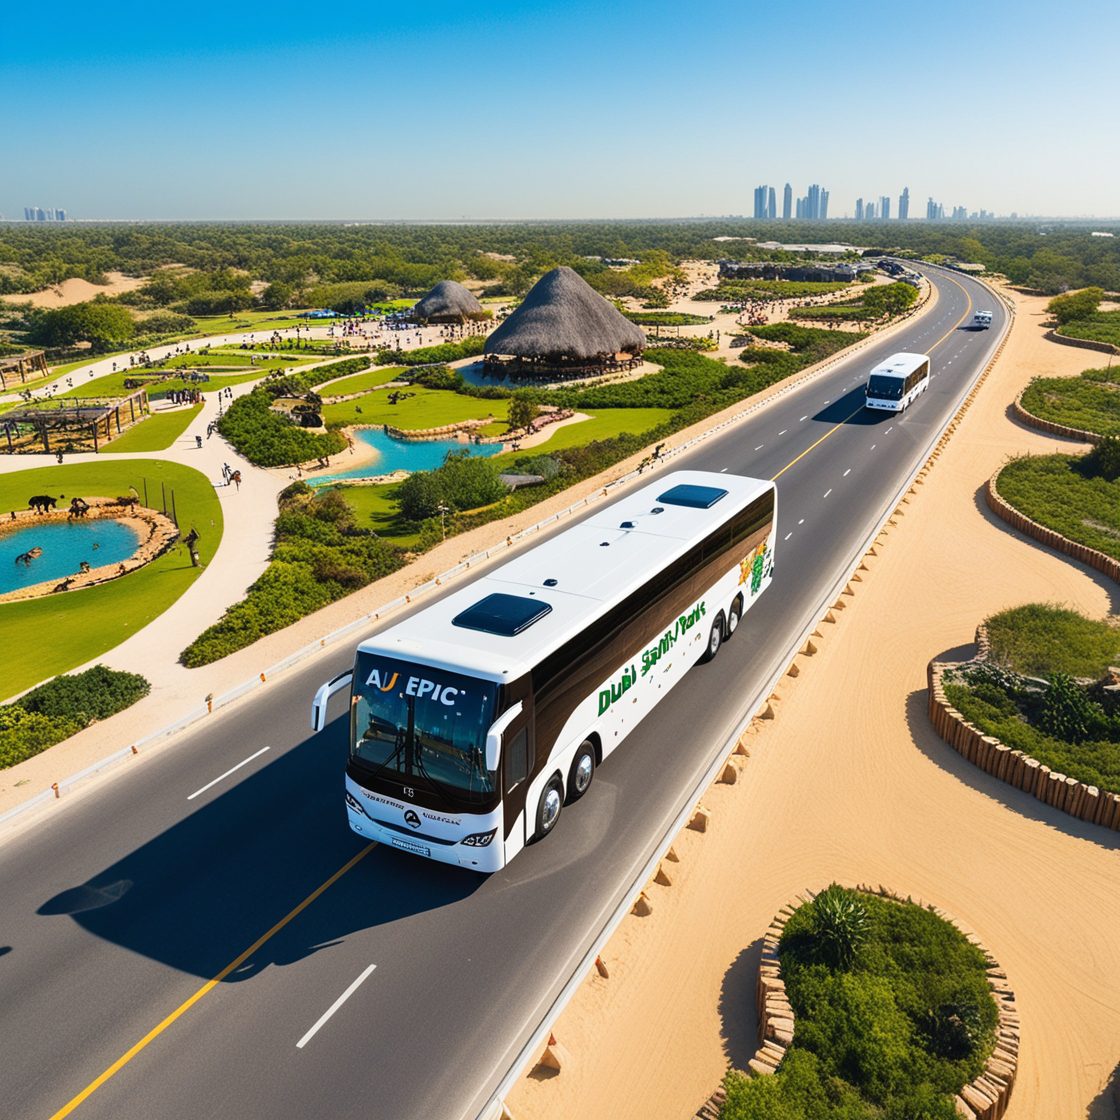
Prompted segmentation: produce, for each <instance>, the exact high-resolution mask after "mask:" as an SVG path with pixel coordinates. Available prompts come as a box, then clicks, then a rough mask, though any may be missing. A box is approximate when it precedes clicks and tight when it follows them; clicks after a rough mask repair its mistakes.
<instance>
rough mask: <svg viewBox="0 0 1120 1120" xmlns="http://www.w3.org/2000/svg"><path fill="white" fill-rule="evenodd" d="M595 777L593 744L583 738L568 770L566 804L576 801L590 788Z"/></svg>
mask: <svg viewBox="0 0 1120 1120" xmlns="http://www.w3.org/2000/svg"><path fill="white" fill-rule="evenodd" d="M594 777H595V744H594V743H593V742H592V741H591V740H590V739H584V741H583V742H582V743H580V745H579V750H578V751H576V756H575V758H573V759H572V768H571V769H570V770H569V771H568V804H569V805H570V804H571V803H572V802H573V801H578V800H579V799H580V798H581V797H582V796H583V795H584V794H585V793H586V792H587V791H588V790H589V789H590V788H591V782H592V780H593V779H594Z"/></svg>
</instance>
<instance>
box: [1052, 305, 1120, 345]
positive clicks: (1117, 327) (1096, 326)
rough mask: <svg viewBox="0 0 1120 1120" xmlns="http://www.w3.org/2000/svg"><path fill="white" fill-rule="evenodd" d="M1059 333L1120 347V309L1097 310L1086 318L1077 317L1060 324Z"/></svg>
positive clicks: (1068, 336)
mask: <svg viewBox="0 0 1120 1120" xmlns="http://www.w3.org/2000/svg"><path fill="white" fill-rule="evenodd" d="M1058 334H1060V335H1065V337H1067V338H1086V339H1090V340H1091V341H1093V342H1109V343H1111V344H1112V345H1113V346H1115V347H1116V348H1117V349H1120V311H1097V312H1095V313H1094V314H1092V315H1089V316H1087V317H1086V318H1084V319H1075V320H1074V321H1073V322H1071V323H1065V324H1063V325H1062V326H1060V327H1059V328H1058Z"/></svg>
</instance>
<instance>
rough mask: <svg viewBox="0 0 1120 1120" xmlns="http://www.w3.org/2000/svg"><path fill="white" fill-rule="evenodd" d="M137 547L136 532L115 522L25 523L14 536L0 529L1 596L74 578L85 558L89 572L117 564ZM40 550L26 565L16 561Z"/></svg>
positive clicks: (138, 535)
mask: <svg viewBox="0 0 1120 1120" xmlns="http://www.w3.org/2000/svg"><path fill="white" fill-rule="evenodd" d="M139 547H140V534H139V533H138V532H137V531H136V530H135V529H134V528H133V527H132V526H131V525H130V524H129V523H127V522H124V521H117V520H115V519H113V518H108V517H106V518H99V519H97V520H93V521H81V520H78V519H75V520H73V521H44V522H42V523H41V524H37V523H36V522H31V523H26V522H25V523H24V525H23V526H21V527H20V528H18V529H16V530H14V531H13V532H4V531H3V530H2V528H0V595H2V594H4V593H5V592H8V591H17V590H19V589H20V588H21V587H30V586H31V585H32V584H34V583H43V582H44V581H46V580H50V579H53V580H63V579H65V578H66V577H67V576H76V575H77V574H78V571H79V568H80V566H81V562H82V561H83V560H85V561H86V562H87V563H88V564H89V566H90V567H91V568H99V567H102V566H103V565H105V564H119V563H120V562H121V561H122V560H127V559H128V558H129V557H130V556H131V555H132V554H133V553H134V552H135V551H136V550H137V548H139ZM34 548H40V549H42V550H43V551H42V554H41V555H40V556H36V557H34V558H33V559H32V560H31V561H30V563H28V564H24V563H22V562H19V563H17V561H16V557H17V556H20V555H22V554H24V553H27V552H30V551H31V550H32V549H34Z"/></svg>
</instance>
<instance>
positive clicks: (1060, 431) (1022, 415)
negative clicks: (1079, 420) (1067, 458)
mask: <svg viewBox="0 0 1120 1120" xmlns="http://www.w3.org/2000/svg"><path fill="white" fill-rule="evenodd" d="M1027 388H1030V386H1028V387H1027ZM1026 391H1027V390H1026V389H1024V390H1023V392H1022V393H1020V394H1019V395H1018V396H1017V397H1016V398H1015V401H1014V403H1013V404H1012V406H1011V408H1012V410H1013V411H1014V413H1015V417H1016V419H1018V420H1021V421H1022V422H1023V423H1024V424H1026V425H1027V427H1029V428H1037V429H1038V430H1039V431H1040V432H1049V433H1050V434H1051V435H1054V436H1066V437H1067V438H1068V439H1076V440H1079V441H1080V442H1082V443H1093V444H1096V443H1100V439H1101V437H1100V434H1099V433H1098V432H1087V431H1085V430H1084V429H1083V428H1070V427H1068V426H1067V425H1065V424H1059V423H1057V421H1055V420H1046V419H1044V418H1043V417H1041V416H1035V414H1034V413H1033V412H1028V411H1027V410H1026V408H1024V407H1023V393H1025V392H1026Z"/></svg>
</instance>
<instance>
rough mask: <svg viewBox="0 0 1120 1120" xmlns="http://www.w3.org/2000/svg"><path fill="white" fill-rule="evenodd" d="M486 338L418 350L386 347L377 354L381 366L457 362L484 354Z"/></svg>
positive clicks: (473, 337) (474, 335) (446, 343)
mask: <svg viewBox="0 0 1120 1120" xmlns="http://www.w3.org/2000/svg"><path fill="white" fill-rule="evenodd" d="M485 345H486V337H485V336H484V335H480V334H472V335H468V336H467V337H466V338H464V339H463V341H462V342H442V343H440V344H439V345H437V346H421V347H420V348H419V349H418V350H394V349H393V348H392V347H389V346H386V347H384V348H383V349H381V350H379V351H378V352H377V364H378V365H379V366H423V365H429V364H432V363H435V362H443V363H447V362H457V361H458V360H459V359H460V358H474V357H477V355H479V354H481V353H482V348H483V347H484V346H485Z"/></svg>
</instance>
